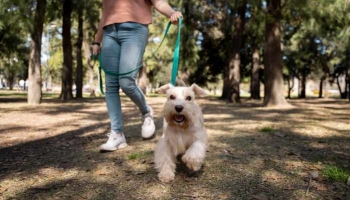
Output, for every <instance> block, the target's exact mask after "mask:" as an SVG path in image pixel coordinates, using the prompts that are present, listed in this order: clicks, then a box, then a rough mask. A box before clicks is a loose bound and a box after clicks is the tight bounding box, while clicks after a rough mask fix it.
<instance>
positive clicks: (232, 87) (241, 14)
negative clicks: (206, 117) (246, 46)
mask: <svg viewBox="0 0 350 200" xmlns="http://www.w3.org/2000/svg"><path fill="white" fill-rule="evenodd" d="M246 7H247V0H243V1H242V3H241V5H239V7H238V15H237V16H235V18H234V20H233V26H234V33H233V38H232V44H233V46H232V55H231V57H230V60H229V66H228V70H229V74H228V76H229V79H228V80H229V93H228V96H227V97H226V98H227V100H228V101H230V102H232V103H240V102H241V99H240V82H241V70H240V65H241V56H240V50H241V46H242V40H243V31H244V25H245V13H246ZM232 14H235V13H232Z"/></svg>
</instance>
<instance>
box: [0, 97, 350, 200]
mask: <svg viewBox="0 0 350 200" xmlns="http://www.w3.org/2000/svg"><path fill="white" fill-rule="evenodd" d="M122 101H123V112H124V125H125V128H124V132H125V135H126V137H127V140H128V144H129V147H128V148H125V149H122V150H119V151H116V152H112V153H100V152H99V151H98V147H99V145H101V144H102V143H103V142H105V141H106V139H107V136H106V134H107V133H108V131H109V120H108V116H107V112H106V106H105V102H104V99H103V98H93V99H84V100H74V101H70V102H66V103H62V102H60V101H58V100H55V99H44V101H43V103H42V104H41V105H40V106H28V105H27V104H26V100H25V99H23V98H19V97H15V98H6V97H4V96H0V199H94V200H95V199H123V200H126V199H215V200H216V199H256V200H276V199H278V200H279V199H287V200H289V199H295V200H302V199H341V200H342V199H344V200H346V199H350V186H349V185H347V183H346V181H339V180H333V179H331V178H330V177H329V176H328V175H327V174H326V173H325V169H327V168H330V167H333V168H336V169H343V170H344V171H345V172H346V173H349V172H350V104H349V103H348V102H347V101H345V100H344V101H343V100H334V99H329V100H319V99H308V100H291V101H290V103H291V104H292V105H294V107H293V108H290V109H283V110H278V109H265V108H262V107H260V104H261V102H260V101H251V100H243V103H242V104H240V105H233V104H228V103H226V102H224V101H220V100H218V99H216V98H204V99H200V100H198V102H199V104H200V105H201V107H202V109H203V113H204V118H205V126H206V129H207V132H208V135H209V146H210V148H209V151H208V152H207V157H206V160H205V164H204V166H203V168H202V170H201V171H200V172H196V173H194V172H191V171H189V170H188V169H187V168H186V167H185V166H184V165H183V164H182V163H181V162H179V163H178V165H177V172H176V177H175V180H174V181H173V182H171V183H166V184H165V183H161V182H160V181H158V179H157V173H156V171H155V170H154V163H153V149H154V147H155V144H156V142H157V140H158V139H159V137H160V136H161V127H162V119H161V118H160V116H159V114H160V111H161V109H162V106H163V103H164V101H165V98H164V97H163V96H155V97H147V101H148V102H149V104H150V105H151V106H152V107H153V108H154V110H155V114H156V116H155V122H156V127H157V135H156V138H154V139H152V140H142V139H141V135H140V131H141V127H140V126H141V118H140V115H139V112H138V110H137V109H136V107H135V106H134V104H133V103H132V102H130V101H129V100H128V99H127V98H126V97H123V98H122ZM310 173H311V174H313V177H312V178H311V181H310V178H309V177H310Z"/></svg>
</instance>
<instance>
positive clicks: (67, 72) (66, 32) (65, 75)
mask: <svg viewBox="0 0 350 200" xmlns="http://www.w3.org/2000/svg"><path fill="white" fill-rule="evenodd" d="M71 14H72V0H64V2H63V13H62V17H63V25H62V37H63V42H62V47H63V66H62V91H61V95H60V99H61V100H69V99H73V94H72V82H73V81H72V76H73V67H72V65H73V56H72V42H71V32H70V28H71Z"/></svg>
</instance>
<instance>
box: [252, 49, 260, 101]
mask: <svg viewBox="0 0 350 200" xmlns="http://www.w3.org/2000/svg"><path fill="white" fill-rule="evenodd" d="M259 65H260V55H259V48H257V47H254V48H253V58H252V73H251V83H250V97H251V98H252V99H260V78H259V70H260V66H259Z"/></svg>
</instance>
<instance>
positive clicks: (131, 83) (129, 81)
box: [118, 23, 155, 138]
mask: <svg viewBox="0 0 350 200" xmlns="http://www.w3.org/2000/svg"><path fill="white" fill-rule="evenodd" d="M118 39H119V41H120V44H121V53H120V69H119V73H121V74H123V73H127V72H131V71H133V70H135V69H137V68H138V67H140V66H141V65H142V57H143V53H144V51H145V47H146V45H147V40H148V27H147V26H145V25H142V24H138V23H122V24H119V25H118ZM137 74H138V70H135V71H133V72H132V73H130V74H126V75H123V76H120V77H119V84H120V87H121V88H122V90H123V91H124V93H125V94H126V95H127V96H128V97H129V98H130V99H131V100H132V101H133V102H134V103H135V105H136V106H137V107H138V108H139V110H140V112H141V113H142V115H143V118H142V121H143V125H142V137H144V138H150V137H151V136H152V135H153V133H154V131H155V125H154V122H153V113H152V112H151V111H152V110H151V108H150V107H149V106H148V105H147V102H146V99H145V96H144V94H143V92H142V91H141V89H140V88H139V87H138V86H137V84H136V76H137Z"/></svg>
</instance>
